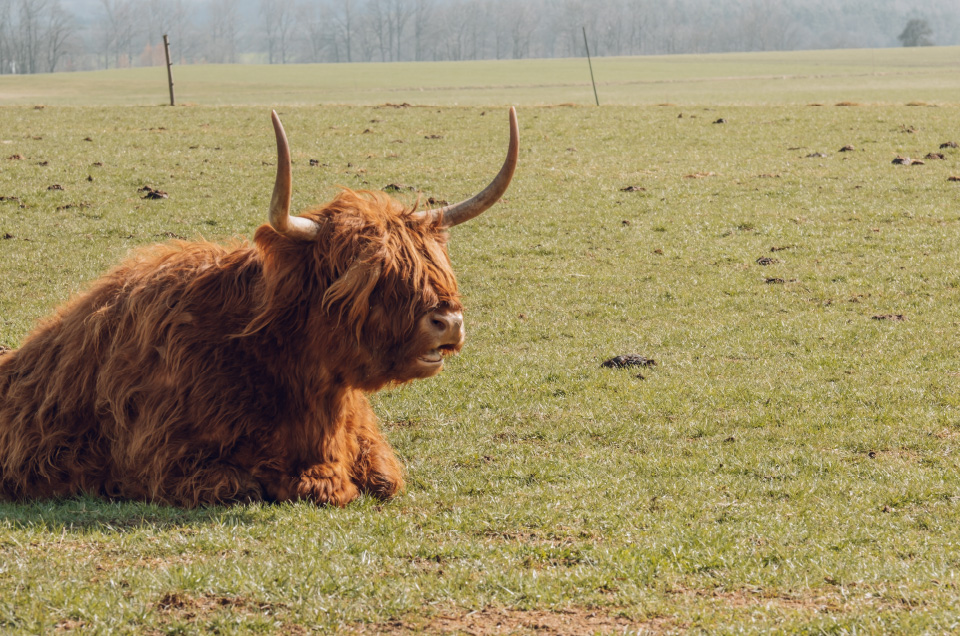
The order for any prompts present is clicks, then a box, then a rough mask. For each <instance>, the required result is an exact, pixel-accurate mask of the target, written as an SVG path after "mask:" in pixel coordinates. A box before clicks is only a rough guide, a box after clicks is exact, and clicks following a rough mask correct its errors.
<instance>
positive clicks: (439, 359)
mask: <svg viewBox="0 0 960 636" xmlns="http://www.w3.org/2000/svg"><path fill="white" fill-rule="evenodd" d="M455 350H456V347H454V346H453V345H443V346H440V347H437V348H436V349H431V350H430V351H427V352H426V353H425V354H423V355H421V356H419V357H417V360H418V361H419V362H420V363H421V364H423V365H425V366H428V367H440V366H443V358H444V356H447V355H450V354H452V353H454V351H455Z"/></svg>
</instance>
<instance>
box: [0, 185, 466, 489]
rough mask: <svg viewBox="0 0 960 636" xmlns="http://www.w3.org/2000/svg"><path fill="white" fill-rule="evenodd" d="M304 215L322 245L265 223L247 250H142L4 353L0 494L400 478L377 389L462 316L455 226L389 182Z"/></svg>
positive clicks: (293, 485) (375, 483) (392, 482)
mask: <svg viewBox="0 0 960 636" xmlns="http://www.w3.org/2000/svg"><path fill="white" fill-rule="evenodd" d="M303 216H306V217H308V218H311V219H313V220H315V221H316V222H317V223H318V224H320V228H321V229H320V232H319V234H318V237H317V240H316V241H314V242H311V243H304V242H297V241H294V240H291V239H289V238H287V237H284V236H282V235H280V234H278V233H277V232H276V231H274V230H273V228H271V227H270V226H267V225H265V226H262V227H260V228H259V229H258V230H257V232H256V235H255V239H254V243H253V244H250V243H247V242H239V243H235V244H233V245H229V246H220V245H216V244H213V243H209V242H205V241H194V242H186V241H173V242H171V243H167V244H163V245H157V246H152V247H148V248H145V249H141V250H139V251H137V252H135V253H134V254H133V255H131V256H130V257H129V258H128V259H127V260H126V261H124V262H123V263H122V264H120V265H119V266H118V267H116V268H115V269H113V270H112V271H110V272H109V273H108V274H106V275H105V276H103V277H102V278H100V279H99V280H97V281H95V282H94V283H93V284H92V285H91V286H90V288H89V289H88V290H87V291H85V292H84V293H82V294H80V295H79V296H77V297H75V298H73V299H72V300H70V301H69V302H67V303H66V304H65V305H64V306H62V307H61V308H59V309H58V310H57V311H56V312H55V313H54V315H53V316H51V317H50V318H48V319H46V320H44V321H42V322H41V323H39V325H38V326H37V327H36V328H35V329H34V330H33V331H32V332H31V333H30V334H29V335H28V336H27V338H26V339H25V341H24V343H23V345H22V347H21V348H20V349H17V350H13V351H8V352H0V353H3V355H0V498H7V499H27V498H37V497H54V496H67V495H72V494H76V493H80V492H87V493H92V494H98V495H102V496H107V497H116V498H124V499H142V500H150V501H156V502H164V503H171V504H176V505H182V506H196V505H200V504H211V503H222V502H230V501H240V500H259V499H266V500H286V499H297V498H308V499H313V500H315V501H319V502H324V503H332V504H337V505H343V504H345V503H347V502H348V501H350V500H351V499H353V498H355V497H356V496H357V495H358V494H359V492H370V493H371V494H374V495H376V496H380V497H389V496H392V495H393V494H395V493H396V492H397V491H398V490H399V489H400V488H402V485H403V478H402V469H401V468H400V465H399V463H398V462H397V460H396V458H395V457H394V455H393V452H392V451H391V450H390V448H389V446H388V445H387V444H386V441H385V440H384V439H383V437H382V435H381V433H380V431H379V429H378V426H377V423H376V418H375V416H374V414H373V412H372V410H371V408H370V406H369V402H368V400H367V398H366V395H365V392H369V391H374V390H376V389H378V388H380V387H382V386H384V385H385V384H387V383H391V382H403V381H407V380H409V379H412V378H413V377H418V376H415V375H412V372H411V371H409V368H408V366H409V361H410V360H412V359H415V358H416V356H417V355H418V354H420V353H422V349H423V347H425V346H426V345H425V343H424V341H423V338H422V336H420V335H419V334H418V331H417V324H418V320H419V318H420V317H421V316H423V315H424V314H425V313H426V312H429V311H431V310H433V309H435V308H437V307H445V308H450V309H451V310H454V311H459V310H460V309H461V306H460V303H459V297H458V293H457V285H456V280H455V278H454V275H453V272H452V269H451V266H450V262H449V259H448V257H447V252H446V237H445V234H444V233H443V231H442V230H441V228H440V226H439V225H438V223H437V222H435V221H420V220H418V217H416V216H415V215H413V210H411V209H407V208H404V207H403V206H401V205H400V204H399V203H397V202H396V201H394V200H393V199H391V198H390V197H388V196H387V195H385V194H383V193H373V192H353V191H351V190H343V191H342V192H341V193H340V194H339V195H338V196H337V197H336V198H335V199H334V200H333V201H332V202H330V203H329V204H327V205H326V206H323V207H320V208H316V209H313V210H308V211H307V212H305V213H303ZM457 348H459V346H458V347H457Z"/></svg>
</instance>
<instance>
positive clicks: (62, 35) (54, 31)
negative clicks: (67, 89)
mask: <svg viewBox="0 0 960 636" xmlns="http://www.w3.org/2000/svg"><path fill="white" fill-rule="evenodd" d="M73 33H74V17H73V15H72V14H70V13H68V12H67V11H65V10H64V9H63V6H61V4H60V0H54V1H53V4H51V5H50V11H49V14H48V16H47V22H46V28H45V30H44V37H43V41H44V49H45V51H46V70H47V72H48V73H53V72H54V71H55V70H57V65H58V64H59V63H60V61H61V60H62V59H63V58H64V57H66V55H67V54H68V53H69V52H70V40H71V39H72V38H73Z"/></svg>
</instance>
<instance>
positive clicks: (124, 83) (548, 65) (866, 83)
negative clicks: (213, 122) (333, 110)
mask: <svg viewBox="0 0 960 636" xmlns="http://www.w3.org/2000/svg"><path fill="white" fill-rule="evenodd" d="M593 67H594V72H595V75H596V79H597V85H598V86H597V91H598V93H599V97H600V102H601V104H603V105H655V104H660V103H675V104H682V105H702V104H712V105H736V104H741V105H742V104H755V105H764V104H770V105H774V104H779V105H786V104H796V105H804V104H807V103H809V102H821V101H856V102H863V103H882V104H904V103H907V102H913V101H925V102H931V103H957V102H960V47H918V48H912V49H865V50H843V51H795V52H783V53H742V54H723V55H673V56H649V57H629V58H628V57H619V58H597V59H595V60H594V61H593ZM174 75H175V77H174V79H175V89H176V93H177V100H178V103H183V104H203V105H235V104H246V105H267V106H272V105H275V104H290V105H292V104H298V105H315V104H327V105H330V104H360V105H376V104H382V103H385V102H393V103H404V102H406V103H410V104H414V105H444V106H452V105H461V106H466V105H470V106H489V105H492V104H493V105H495V104H503V103H517V104H527V105H545V104H546V105H550V104H563V103H571V104H593V103H594V97H593V89H592V88H591V86H590V73H589V70H588V68H587V62H586V60H585V59H554V60H504V61H481V62H435V63H433V62H427V63H423V62H422V63H397V64H314V65H296V64H290V65H285V66H279V65H278V66H266V65H264V66H253V65H248V66H176V67H175V69H174ZM166 103H169V95H168V92H167V75H166V69H165V68H164V67H153V68H138V69H127V70H120V71H116V70H113V71H105V72H96V73H59V74H56V75H33V76H25V75H22V76H9V75H3V76H0V105H3V104H23V105H33V104H56V105H73V106H79V105H88V106H101V105H129V104H139V105H158V104H166Z"/></svg>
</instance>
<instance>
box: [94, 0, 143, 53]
mask: <svg viewBox="0 0 960 636" xmlns="http://www.w3.org/2000/svg"><path fill="white" fill-rule="evenodd" d="M100 4H101V6H102V7H103V16H102V17H101V28H102V29H103V34H104V36H105V37H104V39H103V49H101V53H102V54H103V55H104V65H105V66H106V67H107V68H109V67H110V57H111V56H112V57H113V65H114V67H115V68H121V67H126V66H130V65H131V62H132V58H133V54H132V51H131V49H132V47H133V43H134V41H135V40H136V37H137V34H138V29H139V27H138V22H137V19H136V18H137V16H136V7H135V6H134V0H100Z"/></svg>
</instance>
